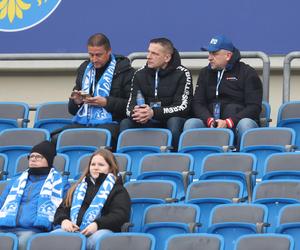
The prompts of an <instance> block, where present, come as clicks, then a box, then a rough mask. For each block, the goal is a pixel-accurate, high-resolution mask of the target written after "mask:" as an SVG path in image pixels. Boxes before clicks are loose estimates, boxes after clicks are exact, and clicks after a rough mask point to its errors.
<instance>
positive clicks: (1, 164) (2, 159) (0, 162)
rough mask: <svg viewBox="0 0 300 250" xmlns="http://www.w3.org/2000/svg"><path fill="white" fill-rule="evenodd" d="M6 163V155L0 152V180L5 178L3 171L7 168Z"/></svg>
mask: <svg viewBox="0 0 300 250" xmlns="http://www.w3.org/2000/svg"><path fill="white" fill-rule="evenodd" d="M7 163H8V159H7V156H6V155H5V154H0V180H2V179H3V178H5V176H4V172H3V171H6V170H7Z"/></svg>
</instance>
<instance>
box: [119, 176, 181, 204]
mask: <svg viewBox="0 0 300 250" xmlns="http://www.w3.org/2000/svg"><path fill="white" fill-rule="evenodd" d="M125 187H126V189H127V191H128V193H129V196H130V198H131V199H135V198H157V199H167V198H175V196H176V186H175V183H173V182H171V181H163V180H145V181H131V182H127V183H126V184H125Z"/></svg>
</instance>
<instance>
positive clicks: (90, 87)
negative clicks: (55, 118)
mask: <svg viewBox="0 0 300 250" xmlns="http://www.w3.org/2000/svg"><path fill="white" fill-rule="evenodd" d="M87 49H88V53H89V60H87V61H85V62H83V63H82V64H81V65H80V66H79V68H78V70H77V78H76V85H75V87H74V88H73V91H72V93H71V96H70V98H69V112H70V113H71V114H72V115H74V119H73V124H71V125H68V126H65V127H63V128H62V129H59V130H56V131H54V132H53V133H52V140H53V141H54V142H56V139H57V136H58V133H59V132H61V131H62V130H64V129H69V128H85V127H97V128H105V129H108V130H110V132H111V134H112V143H113V145H114V144H115V143H116V140H117V135H118V129H119V122H120V121H121V120H122V119H123V118H125V117H126V115H125V113H126V112H125V110H126V105H127V101H128V98H129V94H130V85H131V79H132V76H133V74H134V69H133V68H132V67H131V65H130V61H129V60H128V58H126V57H124V56H120V55H114V54H113V53H112V49H111V46H110V41H109V39H108V38H107V37H106V36H105V35H104V34H101V33H97V34H94V35H92V36H91V37H90V38H89V39H88V43H87Z"/></svg>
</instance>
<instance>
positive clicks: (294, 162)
mask: <svg viewBox="0 0 300 250" xmlns="http://www.w3.org/2000/svg"><path fill="white" fill-rule="evenodd" d="M299 162H300V152H288V153H277V154H272V155H270V156H269V157H268V159H266V165H265V169H264V170H265V171H264V174H266V173H269V172H273V171H299V172H300V164H299Z"/></svg>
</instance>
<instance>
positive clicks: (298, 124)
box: [277, 101, 300, 147]
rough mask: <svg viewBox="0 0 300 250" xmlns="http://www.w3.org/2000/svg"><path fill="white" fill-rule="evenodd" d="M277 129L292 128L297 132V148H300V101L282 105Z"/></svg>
mask: <svg viewBox="0 0 300 250" xmlns="http://www.w3.org/2000/svg"><path fill="white" fill-rule="evenodd" d="M277 127H286V128H292V129H294V130H295V132H296V142H295V144H296V146H297V147H300V101H290V102H286V103H284V104H282V105H281V106H280V107H279V110H278V116H277Z"/></svg>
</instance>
